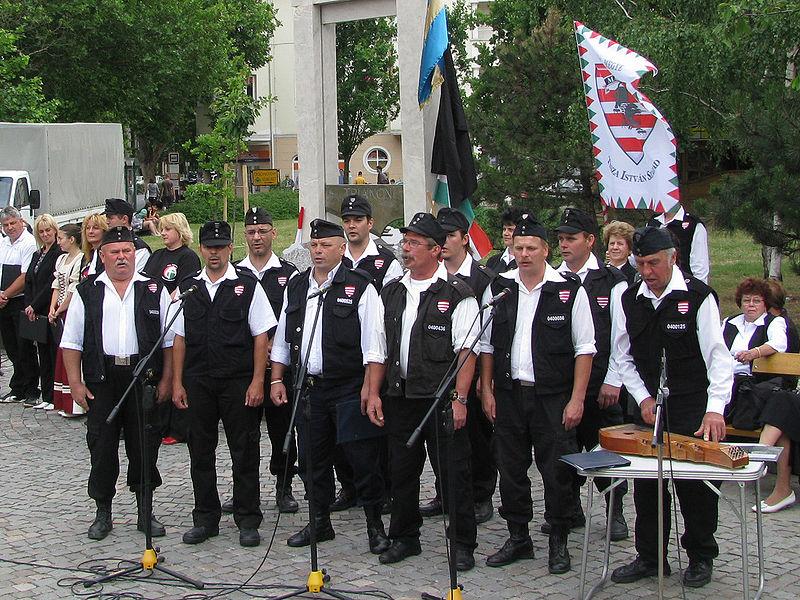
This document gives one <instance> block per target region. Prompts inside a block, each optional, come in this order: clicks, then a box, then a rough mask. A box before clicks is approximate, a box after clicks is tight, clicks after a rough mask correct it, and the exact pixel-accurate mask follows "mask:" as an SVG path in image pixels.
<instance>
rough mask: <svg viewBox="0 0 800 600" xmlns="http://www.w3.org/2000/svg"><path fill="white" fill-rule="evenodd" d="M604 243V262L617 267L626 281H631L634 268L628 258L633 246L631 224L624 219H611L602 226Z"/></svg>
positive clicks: (634, 275)
mask: <svg viewBox="0 0 800 600" xmlns="http://www.w3.org/2000/svg"><path fill="white" fill-rule="evenodd" d="M603 243H604V244H605V245H606V248H607V250H606V264H607V265H611V266H612V267H616V268H618V269H619V270H620V271H622V274H623V275H625V279H627V280H628V283H633V279H634V277H636V268H635V267H634V266H633V265H632V264H631V263H630V261H629V260H628V259H629V257H630V255H631V249H632V248H633V225H631V224H630V223H625V222H624V221H611V223H609V224H608V225H606V226H605V227H603Z"/></svg>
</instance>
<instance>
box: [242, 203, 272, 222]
mask: <svg viewBox="0 0 800 600" xmlns="http://www.w3.org/2000/svg"><path fill="white" fill-rule="evenodd" d="M244 224H245V225H272V215H271V214H269V213H268V212H267V211H266V210H264V209H263V208H260V207H258V206H254V207H253V208H251V209H250V210H248V211H247V213H246V214H245V215H244Z"/></svg>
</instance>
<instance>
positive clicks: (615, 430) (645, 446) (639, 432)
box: [600, 424, 750, 469]
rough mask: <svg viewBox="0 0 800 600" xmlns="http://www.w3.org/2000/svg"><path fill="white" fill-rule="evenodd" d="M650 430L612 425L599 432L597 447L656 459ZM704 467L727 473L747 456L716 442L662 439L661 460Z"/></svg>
mask: <svg viewBox="0 0 800 600" xmlns="http://www.w3.org/2000/svg"><path fill="white" fill-rule="evenodd" d="M652 440H653V430H652V429H644V428H642V427H638V426H636V425H631V424H626V425H616V426H614V427H605V428H603V429H601V430H600V446H602V447H603V448H605V449H606V450H610V451H611V452H617V453H619V454H633V455H635V456H656V455H657V454H658V449H657V448H654V447H653V446H652V445H651V442H652ZM670 456H671V457H672V458H673V459H674V460H685V461H689V462H695V463H704V464H707V465H714V466H717V467H725V468H727V469H738V468H739V467H744V466H745V465H747V464H748V463H749V462H750V459H749V458H748V456H747V453H746V452H745V451H744V450H742V449H741V448H739V447H738V446H726V445H722V444H720V443H719V442H706V441H704V440H698V439H696V438H693V437H689V436H687V435H678V434H677V433H670V434H669V436H667V435H666V434H665V435H664V457H665V458H668V457H670Z"/></svg>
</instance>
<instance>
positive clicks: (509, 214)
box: [486, 206, 522, 273]
mask: <svg viewBox="0 0 800 600" xmlns="http://www.w3.org/2000/svg"><path fill="white" fill-rule="evenodd" d="M521 216H522V209H521V208H519V207H516V206H509V207H507V208H506V209H505V210H504V211H503V214H502V215H501V216H500V221H501V222H502V224H503V245H504V246H505V250H503V252H501V253H500V254H494V255H492V256H490V257H489V260H487V261H486V266H487V267H488V268H489V270H490V271H492V272H493V273H505V272H506V271H510V270H511V269H516V268H517V263H516V261H515V260H514V255H513V254H512V252H511V246H512V244H513V238H514V229H515V228H516V227H517V221H519V218H520V217H521Z"/></svg>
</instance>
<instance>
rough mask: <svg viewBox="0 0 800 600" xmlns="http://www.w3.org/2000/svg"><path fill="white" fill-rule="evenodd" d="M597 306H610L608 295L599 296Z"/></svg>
mask: <svg viewBox="0 0 800 600" xmlns="http://www.w3.org/2000/svg"><path fill="white" fill-rule="evenodd" d="M597 306H599V307H600V308H605V307H606V306H608V296H598V297H597Z"/></svg>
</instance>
